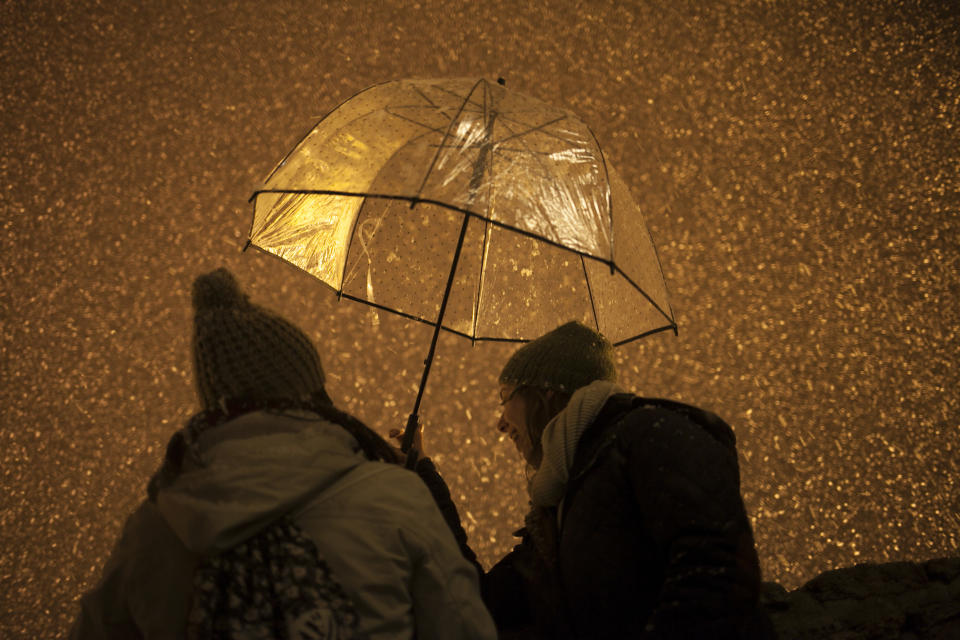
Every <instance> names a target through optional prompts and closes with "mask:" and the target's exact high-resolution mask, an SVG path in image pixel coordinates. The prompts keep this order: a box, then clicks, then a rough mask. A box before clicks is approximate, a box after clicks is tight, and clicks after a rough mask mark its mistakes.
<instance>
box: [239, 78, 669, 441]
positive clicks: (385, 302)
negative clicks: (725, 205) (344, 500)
mask: <svg viewBox="0 0 960 640" xmlns="http://www.w3.org/2000/svg"><path fill="white" fill-rule="evenodd" d="M250 199H251V201H252V202H253V203H254V212H253V223H252V225H251V229H250V234H249V239H248V242H247V246H248V247H249V246H253V247H256V248H258V249H261V250H262V251H265V252H267V253H270V254H273V255H275V256H278V257H280V258H282V259H283V260H285V261H287V262H289V263H291V264H293V265H295V266H297V267H299V268H300V269H302V270H304V271H306V272H307V273H309V274H311V275H313V276H314V277H316V278H317V279H318V280H320V281H321V282H323V283H325V284H326V285H328V286H329V287H330V288H331V289H333V290H334V291H336V293H337V295H338V296H339V297H342V298H347V299H349V300H355V301H358V302H363V303H365V304H368V305H370V306H372V307H374V308H375V309H377V310H382V311H388V312H392V313H396V314H399V315H401V316H403V317H406V318H409V319H412V320H416V321H419V322H423V323H426V324H428V325H431V326H433V327H434V332H433V339H432V341H431V344H430V348H429V351H428V354H427V358H426V360H425V362H424V365H425V366H424V371H423V376H422V378H421V383H420V388H419V391H418V393H417V398H416V401H415V403H414V407H413V411H412V412H411V415H410V420H409V421H408V423H407V429H406V431H405V433H404V438H403V442H402V449H403V450H404V451H408V450H409V448H410V446H411V444H412V442H413V437H414V433H415V431H416V430H417V428H419V420H418V412H419V409H420V401H421V399H422V397H423V391H424V388H425V386H426V381H427V376H428V375H429V373H430V365H431V363H432V361H433V356H434V352H435V350H436V344H437V337H438V335H439V332H440V330H441V329H442V330H445V331H449V332H452V333H455V334H457V335H460V336H464V337H465V338H469V339H471V340H473V341H484V340H496V341H513V342H524V341H527V340H530V339H533V338H536V337H538V336H540V335H542V334H543V333H545V332H547V331H549V330H551V329H553V328H555V327H556V326H558V325H560V324H562V323H563V322H566V321H569V320H579V321H581V322H583V323H584V324H587V325H588V326H593V327H596V328H597V330H598V331H600V332H601V333H603V334H604V335H605V336H606V337H607V338H608V339H609V340H611V341H612V342H613V343H614V344H615V345H619V344H623V343H625V342H629V341H631V340H635V339H637V338H640V337H643V336H646V335H650V334H652V333H656V332H658V331H663V330H666V329H670V330H673V331H674V332H675V333H676V330H677V325H676V322H675V319H674V315H673V310H672V309H671V307H670V305H669V302H668V300H667V289H666V285H665V284H664V279H663V274H662V271H661V268H660V262H659V259H658V257H657V254H656V249H655V248H654V244H653V241H652V240H651V238H650V235H649V233H648V231H647V228H646V225H645V223H644V220H643V217H642V215H641V213H640V210H639V209H638V208H637V206H636V204H635V203H634V202H633V200H632V198H631V196H630V192H629V190H628V189H627V187H626V185H625V184H624V183H623V181H622V180H621V179H620V177H619V176H618V175H617V174H616V172H615V171H614V170H613V168H612V167H611V166H610V165H609V164H608V163H607V162H606V160H605V159H604V156H603V153H602V151H601V150H600V147H599V145H598V144H597V141H596V139H595V138H594V136H593V134H592V132H591V131H590V129H589V128H588V127H587V125H586V124H584V123H583V122H582V121H581V120H580V119H579V118H578V117H577V116H575V115H574V114H572V113H571V112H569V111H567V110H565V109H560V108H557V107H554V106H551V105H548V104H546V103H544V102H541V101H539V100H536V99H534V98H530V97H528V96H525V95H523V94H520V93H517V92H515V91H511V90H508V89H506V88H505V87H504V86H502V82H499V83H493V82H488V81H487V80H483V79H480V80H476V79H462V78H454V79H439V80H398V81H392V82H387V83H384V84H379V85H375V86H373V87H370V88H368V89H366V90H364V91H361V92H360V93H358V94H356V95H355V96H353V97H352V98H350V99H348V100H347V101H346V102H344V103H343V104H341V105H340V106H339V107H337V108H336V109H334V110H333V111H332V112H330V113H329V114H328V115H327V116H326V117H324V118H323V119H322V120H321V121H320V122H319V123H318V124H317V125H316V126H315V127H314V128H313V129H312V130H311V131H310V132H309V133H308V134H307V135H306V136H305V137H304V138H303V139H302V140H301V141H300V142H299V143H298V144H297V145H296V146H295V147H294V148H293V150H291V151H290V153H289V154H288V155H287V156H286V157H285V158H284V159H283V161H281V162H280V164H279V165H278V166H277V168H276V169H274V171H273V172H272V173H271V174H270V176H269V177H268V178H267V179H266V181H265V183H264V185H263V187H262V188H260V189H258V190H257V191H255V192H254V194H253V195H252V196H251V198H250Z"/></svg>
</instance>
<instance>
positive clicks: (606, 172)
mask: <svg viewBox="0 0 960 640" xmlns="http://www.w3.org/2000/svg"><path fill="white" fill-rule="evenodd" d="M584 126H586V123H584ZM587 131H589V132H590V137H592V138H593V144H594V145H596V147H597V151H598V152H599V153H600V161H601V162H602V163H603V177H604V178H606V182H607V211H608V212H609V213H610V273H611V275H612V274H613V258H614V253H613V240H614V238H613V189H611V188H610V170H609V169H608V168H607V157H606V156H605V155H604V154H603V149H602V148H601V147H600V142H599V141H598V140H597V136H596V135H595V134H594V133H593V129H591V128H590V127H587ZM657 266H658V267H659V266H660V258H657ZM621 273H623V272H622V271H621ZM624 277H626V274H624ZM660 277H661V278H662V277H663V273H661V274H660ZM644 295H646V294H644ZM651 302H652V300H651ZM654 306H656V305H654ZM657 310H658V311H660V307H657ZM660 313H663V311H660ZM671 321H672V319H671Z"/></svg>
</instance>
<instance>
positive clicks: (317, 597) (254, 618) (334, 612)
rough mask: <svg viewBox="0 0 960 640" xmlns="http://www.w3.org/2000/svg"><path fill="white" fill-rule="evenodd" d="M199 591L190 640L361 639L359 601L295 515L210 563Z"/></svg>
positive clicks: (196, 581) (198, 581)
mask: <svg viewBox="0 0 960 640" xmlns="http://www.w3.org/2000/svg"><path fill="white" fill-rule="evenodd" d="M193 586H194V590H193V600H192V603H191V608H190V615H189V618H188V620H187V638H188V639H189V640H200V639H204V640H206V639H210V638H216V639H217V640H267V639H270V640H274V639H276V640H357V639H359V638H361V636H360V633H359V632H358V631H357V614H356V610H355V609H354V606H353V603H352V602H351V600H350V598H349V597H348V596H347V595H346V594H345V593H344V591H343V588H342V587H341V586H340V585H339V584H338V583H337V582H336V580H335V579H334V578H333V575H332V573H331V571H330V567H329V566H328V565H327V563H326V562H324V560H323V559H322V558H320V555H319V553H318V552H317V547H316V545H314V543H313V541H311V540H310V539H309V538H308V537H307V536H305V535H304V533H303V531H301V530H300V528H299V527H298V526H297V525H296V524H295V523H294V522H293V521H292V520H291V519H290V518H283V519H281V520H279V521H277V522H276V523H274V524H273V525H271V526H270V527H268V528H267V529H265V530H263V531H261V532H260V533H258V534H257V535H255V536H253V537H252V538H250V539H248V540H246V541H245V542H243V543H241V544H239V545H237V546H235V547H233V548H232V549H229V550H227V551H224V552H222V553H218V554H212V555H209V556H207V557H206V558H204V559H203V560H202V561H201V563H200V565H199V566H198V567H197V569H196V571H195V572H194V576H193Z"/></svg>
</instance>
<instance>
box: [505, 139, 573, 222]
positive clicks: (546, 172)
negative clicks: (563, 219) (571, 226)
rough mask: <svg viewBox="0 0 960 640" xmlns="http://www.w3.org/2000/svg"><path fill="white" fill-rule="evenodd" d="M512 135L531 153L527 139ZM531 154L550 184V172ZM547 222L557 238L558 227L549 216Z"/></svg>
mask: <svg viewBox="0 0 960 640" xmlns="http://www.w3.org/2000/svg"><path fill="white" fill-rule="evenodd" d="M503 126H504V128H505V129H506V130H507V131H510V132H511V133H513V130H512V129H511V128H510V126H509V125H506V124H505V125H503ZM512 137H513V138H516V139H517V140H519V141H520V144H521V145H522V146H523V147H524V148H525V149H526V150H527V151H528V152H531V153H532V150H531V149H530V147H529V145H528V144H527V141H526V140H525V139H524V138H523V136H522V135H520V134H517V135H514V136H512ZM532 156H533V158H534V159H535V160H536V162H537V166H539V167H540V171H541V172H542V173H543V177H544V179H545V182H546V183H547V184H552V181H550V180H548V178H550V172H549V171H548V170H547V167H546V166H545V165H544V164H543V162H542V161H541V159H540V158H539V157H537V155H536V154H532ZM547 222H548V223H549V224H550V229H551V230H552V231H553V233H554V236H555V237H558V238H559V237H560V235H561V234H560V233H559V231H558V229H557V225H555V224H554V223H553V220H552V219H551V218H549V217H548V218H547Z"/></svg>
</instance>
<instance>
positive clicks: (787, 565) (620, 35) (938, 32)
mask: <svg viewBox="0 0 960 640" xmlns="http://www.w3.org/2000/svg"><path fill="white" fill-rule="evenodd" d="M84 4H87V5H89V6H83V5H84ZM136 4H137V3H122V4H120V3H118V4H117V6H116V7H112V8H111V7H105V6H97V5H96V3H93V2H88V3H73V4H72V7H71V8H61V7H60V6H59V3H36V4H35V3H5V4H4V5H3V8H2V9H0V36H2V37H0V55H2V58H0V59H2V60H3V64H2V65H0V87H2V89H0V95H2V116H0V117H2V123H3V127H2V134H0V136H2V137H0V139H2V145H0V149H2V155H0V188H2V192H0V212H2V218H0V220H2V225H3V234H2V236H0V238H2V243H3V244H2V251H0V269H2V278H3V280H2V281H3V286H2V288H0V310H2V311H0V313H2V315H0V328H2V342H0V358H2V360H0V362H2V369H0V371H2V373H0V379H2V381H3V384H2V390H0V424H2V432H0V438H2V443H3V446H2V447H0V459H2V469H3V472H2V473H3V475H2V478H3V479H2V485H0V490H2V491H0V495H2V496H3V497H2V502H0V504H2V516H0V517H2V522H0V536H2V539H0V575H2V576H3V579H2V583H3V591H4V594H5V595H4V598H3V599H2V602H0V636H2V637H49V636H53V635H56V634H58V633H62V632H63V631H64V630H65V629H66V628H67V626H68V624H69V622H70V620H71V619H72V617H73V615H74V612H75V609H74V607H75V601H76V598H77V597H78V596H79V594H80V593H81V592H82V591H83V590H84V589H86V588H88V587H90V586H91V585H92V584H93V583H94V581H95V580H96V579H97V577H98V574H99V571H100V568H101V566H102V563H103V561H104V559H105V556H106V554H107V553H108V551H109V549H110V547H111V545H112V543H113V541H114V539H115V537H116V535H117V534H118V532H119V529H120V526H121V524H122V523H123V521H124V519H125V517H126V515H127V514H128V513H129V512H130V511H131V510H132V509H133V507H134V505H135V504H136V503H137V501H139V500H140V499H141V497H142V496H143V495H144V486H145V483H146V480H147V478H148V477H149V475H150V474H151V473H152V471H153V470H154V469H155V467H156V466H157V464H158V462H159V460H160V457H161V455H162V453H163V450H164V447H165V444H166V440H167V438H168V437H169V435H170V434H171V433H172V431H173V430H174V429H176V428H178V426H180V425H181V424H182V423H183V421H184V420H185V419H186V417H187V416H188V415H189V414H190V412H191V411H192V410H193V409H194V408H195V407H196V400H195V397H194V391H193V387H192V372H191V365H190V359H189V358H190V354H189V345H190V339H189V336H190V330H191V324H190V322H191V316H190V308H189V285H190V283H191V281H192V280H193V278H194V277H195V276H196V275H197V274H199V273H201V272H203V271H205V270H209V269H211V268H214V267H216V266H219V265H226V266H228V267H229V268H230V269H232V270H233V271H234V273H236V274H237V277H238V279H239V280H240V281H241V283H243V284H244V285H245V286H246V287H247V289H248V290H249V291H250V293H251V295H252V297H253V298H254V299H255V300H257V301H259V302H261V303H263V304H264V305H266V306H269V307H272V308H274V309H276V310H278V311H280V312H281V313H284V314H286V315H287V316H288V317H290V318H291V319H294V320H295V321H296V322H297V323H298V324H300V325H301V326H302V327H303V328H304V329H305V330H306V331H308V333H310V334H311V335H312V336H313V337H314V338H315V339H316V341H317V343H318V345H319V348H320V352H321V355H322V356H323V358H324V364H325V368H326V370H327V371H328V374H329V378H330V383H329V391H330V394H331V396H332V397H333V398H334V400H335V401H337V402H338V403H339V404H340V405H341V406H343V407H344V408H346V409H348V410H350V411H352V412H354V413H355V414H357V415H358V416H359V417H361V418H362V419H364V420H365V421H367V422H368V423H369V424H371V425H372V426H375V427H376V428H377V429H378V430H379V431H380V432H381V433H383V434H386V432H387V430H388V429H389V428H391V427H393V426H399V425H401V424H402V423H403V422H404V420H405V418H406V414H407V413H408V412H409V409H410V406H411V405H412V403H413V399H414V396H415V387H416V385H417V383H418V382H419V376H420V371H421V366H422V359H423V357H424V355H425V353H426V348H427V345H428V342H429V330H428V329H427V328H426V327H423V326H414V325H412V324H409V323H406V322H404V321H401V320H399V319H397V318H394V317H389V316H387V315H385V314H380V315H379V325H377V326H374V322H373V319H372V317H371V312H370V310H369V309H367V308H365V307H362V306H360V305H356V304H353V303H349V302H346V301H344V302H342V303H337V301H336V297H335V296H334V295H332V294H331V293H330V292H329V291H328V290H327V289H326V288H325V287H323V286H321V285H319V283H317V282H315V281H312V280H311V279H310V278H309V277H308V276H306V275H304V274H302V273H300V272H297V271H296V270H295V269H293V268H291V267H289V266H287V265H284V264H282V263H280V261H278V260H274V259H270V258H268V257H267V256H264V255H262V254H259V253H257V252H248V253H246V254H241V253H240V249H241V247H242V246H243V244H244V241H245V239H246V234H247V231H248V226H249V223H250V216H251V210H250V206H249V205H248V204H247V198H248V196H249V195H250V194H251V192H252V191H253V190H254V189H255V188H256V187H258V186H259V184H260V182H261V181H262V179H263V178H264V177H265V176H266V175H267V174H268V173H269V171H270V170H271V169H272V168H273V166H274V164H275V163H276V162H277V161H278V160H279V159H280V158H282V157H283V155H284V154H285V153H286V151H287V150H288V149H289V148H290V147H291V146H292V145H293V144H294V143H295V142H296V141H297V140H298V139H299V138H300V137H301V136H302V135H303V134H304V133H305V132H306V131H307V130H308V129H309V128H310V127H311V126H312V125H313V123H314V122H315V121H316V120H317V119H318V117H319V116H321V115H323V114H324V113H325V112H326V111H328V110H329V109H331V108H333V107H335V106H336V105H337V104H339V103H340V102H341V101H343V100H344V99H346V98H347V97H348V96H350V95H351V94H353V93H354V92H356V91H357V90H359V89H362V88H364V87H366V86H368V85H371V84H373V83H376V82H380V81H383V80H388V79H394V78H402V77H409V76H420V77H432V76H481V75H482V76H486V77H490V78H496V77H498V76H502V77H504V78H506V80H507V82H508V84H509V86H510V87H512V88H514V89H516V90H518V91H522V92H524V93H527V94H529V95H532V96H535V97H538V98H540V99H542V100H545V101H548V102H551V103H554V104H557V105H560V106H563V107H565V108H568V109H571V110H572V111H574V112H576V113H577V114H579V115H580V116H581V117H582V118H583V119H584V120H586V121H587V122H588V123H590V124H591V126H592V128H593V130H594V132H595V133H596V135H597V138H598V139H599V141H600V143H601V144H602V145H603V146H604V149H605V151H606V154H607V155H608V157H610V158H611V159H612V162H613V163H614V164H615V166H616V167H617V169H618V170H619V172H620V173H621V175H622V176H623V178H624V180H625V181H626V182H627V184H628V185H630V188H631V190H632V192H633V195H634V198H635V199H636V201H637V202H638V204H639V205H640V206H641V208H642V209H643V211H644V212H645V214H646V216H647V220H648V224H649V227H650V230H651V232H652V234H653V237H654V239H655V240H656V242H657V245H658V249H659V253H660V257H661V260H662V263H663V267H664V273H665V276H666V279H667V284H668V286H669V287H670V291H671V302H672V305H673V308H674V310H675V311H676V314H677V320H678V323H679V326H680V334H679V337H673V336H672V334H669V333H665V334H659V335H655V336H652V337H650V338H647V339H645V340H642V341H640V342H636V343H632V344H629V345H626V346H624V347H621V348H620V349H619V350H618V358H619V359H620V371H621V377H622V381H623V382H624V383H625V386H627V387H629V388H632V389H634V390H636V391H638V392H640V393H643V394H646V395H651V396H666V397H672V398H676V399H680V400H683V401H686V402H691V403H694V404H698V405H701V406H704V407H706V408H710V409H712V410H714V411H716V412H717V413H719V414H720V415H722V416H724V417H725V418H726V419H727V420H728V421H729V422H730V423H731V424H732V425H733V426H734V429H735V431H736V434H737V438H738V440H739V448H740V452H741V465H742V467H741V473H742V484H743V493H744V497H745V500H746V503H747V507H748V509H749V511H750V514H751V516H752V518H753V523H754V527H755V531H756V537H757V544H758V548H759V552H760V557H761V560H762V564H763V570H764V574H765V575H764V578H765V579H766V580H776V581H778V582H780V583H782V584H784V585H785V586H787V587H796V586H798V585H800V584H802V583H803V582H805V581H806V580H808V579H809V578H811V577H813V576H814V575H816V574H817V573H819V572H821V571H823V570H826V569H829V568H834V567H840V566H847V565H851V564H854V563H858V562H865V561H884V560H899V559H907V560H923V559H928V558H932V557H938V556H946V555H957V554H958V547H960V545H958V536H960V519H958V511H960V509H958V505H960V473H958V472H960V461H958V460H960V458H958V449H960V435H958V432H960V429H958V427H960V424H958V423H960V393H958V391H957V389H958V388H960V373H958V368H957V360H958V358H957V355H958V353H960V336H958V329H957V327H958V325H960V302H958V299H960V275H958V274H960V260H958V244H960V222H958V220H960V215H958V214H960V152H958V151H957V150H958V149H960V47H958V46H957V42H960V18H958V12H956V11H955V8H954V9H950V8H949V6H950V3H939V2H934V1H933V0H931V1H929V2H928V1H920V2H913V3H899V2H888V1H881V2H857V3H832V2H820V1H802V2H787V1H783V2H776V1H760V0H746V1H742V0H729V1H720V2H710V3H702V2H698V1H693V0H691V1H689V2H683V1H681V2H677V0H662V1H661V0H657V1H655V2H587V3H576V4H578V5H579V6H574V5H575V3H572V2H559V1H558V2H552V3H546V6H540V5H541V4H543V3H528V2H510V1H506V0H491V1H489V2H482V3H463V4H457V3H448V2H439V1H435V0H429V1H428V0H422V1H421V2H418V3H413V2H396V1H390V2H384V3H366V2H363V3H361V2H341V3H330V4H329V5H328V6H326V7H321V6H319V4H318V3H306V2H289V1H280V2H271V3H260V2H232V3H201V2H184V3H180V4H179V6H176V7H173V8H170V7H168V8H164V9H160V8H147V9H142V8H138V7H137V6H136ZM147 4H150V5H156V7H159V4H160V3H147ZM901 4H904V6H903V7H901V6H900V5H901ZM941 4H942V5H943V7H944V8H942V9H941V8H939V7H940V6H941ZM40 5H43V6H40ZM510 351H511V348H510V347H508V346H502V345H501V346H497V345H492V346H491V345H486V346H478V347H475V348H471V347H470V345H469V342H467V341H464V340H461V339H459V338H456V337H453V336H442V338H441V341H440V344H439V349H438V356H437V360H436V362H435V364H434V368H433V371H432V373H431V378H430V384H429V387H428V389H427V393H426V396H425V399H424V405H423V409H422V415H423V417H424V419H425V421H426V436H425V437H426V442H427V447H429V450H430V452H431V453H433V454H434V456H435V458H436V460H437V462H438V464H439V467H440V469H441V471H442V472H443V473H444V475H445V476H446V478H447V480H448V481H449V483H450V485H451V489H452V492H453V495H454V498H455V499H456V500H457V501H458V503H459V506H460V510H461V515H462V516H463V519H464V524H465V526H466V528H467V531H468V533H469V535H470V540H471V543H472V544H473V546H474V548H475V549H477V551H478V552H479V554H480V556H481V559H482V560H483V562H484V563H485V564H486V565H489V564H490V563H491V562H492V561H494V560H496V559H497V557H498V556H499V554H502V553H503V552H504V551H505V550H507V549H508V548H510V546H511V545H512V540H511V532H512V531H513V530H515V529H516V528H517V527H518V526H519V524H520V522H521V520H522V515H523V512H524V511H525V506H526V498H525V492H524V477H523V470H522V468H521V465H520V460H519V457H518V456H517V454H516V453H515V452H514V451H513V448H512V445H511V444H510V443H509V442H508V441H501V440H500V437H499V436H500V434H498V433H497V432H496V431H495V430H494V428H493V424H494V419H495V416H496V413H495V412H496V409H497V403H496V385H495V377H496V375H497V373H498V372H499V366H500V365H501V364H502V363H503V362H504V360H505V359H506V357H507V356H508V355H509V353H510Z"/></svg>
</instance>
